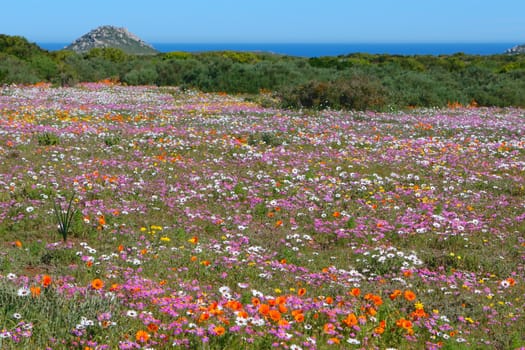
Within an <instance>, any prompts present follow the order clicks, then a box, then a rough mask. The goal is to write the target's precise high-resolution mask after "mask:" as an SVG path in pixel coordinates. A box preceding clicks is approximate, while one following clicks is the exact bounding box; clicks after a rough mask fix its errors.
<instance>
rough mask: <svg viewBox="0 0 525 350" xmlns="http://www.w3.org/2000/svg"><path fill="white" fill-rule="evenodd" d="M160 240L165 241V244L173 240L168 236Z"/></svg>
mask: <svg viewBox="0 0 525 350" xmlns="http://www.w3.org/2000/svg"><path fill="white" fill-rule="evenodd" d="M160 240H161V241H163V242H169V241H171V239H170V238H169V237H167V236H163V237H160Z"/></svg>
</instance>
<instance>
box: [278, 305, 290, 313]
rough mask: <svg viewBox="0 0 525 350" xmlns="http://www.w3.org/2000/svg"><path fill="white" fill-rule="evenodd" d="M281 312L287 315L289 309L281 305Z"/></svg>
mask: <svg viewBox="0 0 525 350" xmlns="http://www.w3.org/2000/svg"><path fill="white" fill-rule="evenodd" d="M279 312H280V313H282V314H285V313H287V312H288V308H287V307H286V305H284V304H279Z"/></svg>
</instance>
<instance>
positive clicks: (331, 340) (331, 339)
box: [328, 337, 341, 344]
mask: <svg viewBox="0 0 525 350" xmlns="http://www.w3.org/2000/svg"><path fill="white" fill-rule="evenodd" d="M328 341H329V342H330V343H332V344H339V343H341V340H339V338H336V337H333V338H330V339H328Z"/></svg>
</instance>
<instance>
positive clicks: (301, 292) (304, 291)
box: [297, 288, 306, 297]
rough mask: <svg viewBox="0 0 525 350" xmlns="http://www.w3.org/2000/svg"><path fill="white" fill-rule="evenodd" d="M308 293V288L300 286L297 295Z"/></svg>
mask: <svg viewBox="0 0 525 350" xmlns="http://www.w3.org/2000/svg"><path fill="white" fill-rule="evenodd" d="M305 294H306V288H300V289H299V290H298V291H297V295H298V296H300V297H302V296H303V295H305Z"/></svg>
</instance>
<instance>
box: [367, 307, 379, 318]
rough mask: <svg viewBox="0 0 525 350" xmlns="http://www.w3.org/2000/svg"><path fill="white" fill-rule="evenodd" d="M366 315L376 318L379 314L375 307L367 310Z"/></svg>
mask: <svg viewBox="0 0 525 350" xmlns="http://www.w3.org/2000/svg"><path fill="white" fill-rule="evenodd" d="M366 313H367V314H369V315H370V316H375V315H376V314H377V311H376V309H374V308H373V307H369V308H368V309H367V310H366Z"/></svg>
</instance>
